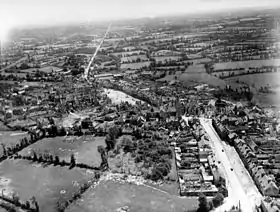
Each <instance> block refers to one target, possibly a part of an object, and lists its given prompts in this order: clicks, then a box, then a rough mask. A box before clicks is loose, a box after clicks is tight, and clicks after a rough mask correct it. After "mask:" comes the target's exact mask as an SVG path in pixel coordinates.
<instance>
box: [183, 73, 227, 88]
mask: <svg viewBox="0 0 280 212" xmlns="http://www.w3.org/2000/svg"><path fill="white" fill-rule="evenodd" d="M178 79H179V80H181V81H183V82H185V83H186V84H188V83H193V82H196V83H203V84H209V85H211V86H220V87H225V85H226V83H225V81H223V80H221V79H219V78H216V77H213V76H210V75H208V74H206V73H184V74H182V75H181V76H180V77H178Z"/></svg>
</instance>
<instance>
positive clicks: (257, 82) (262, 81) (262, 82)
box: [225, 73, 280, 88]
mask: <svg viewBox="0 0 280 212" xmlns="http://www.w3.org/2000/svg"><path fill="white" fill-rule="evenodd" d="M237 79H238V80H239V81H240V82H244V83H246V84H248V85H250V86H252V85H254V86H255V87H256V88H259V87H261V86H266V85H270V86H271V87H278V86H280V82H279V79H280V73H261V74H251V75H243V76H235V77H231V78H228V79H225V81H226V82H229V83H230V82H233V81H236V80H237Z"/></svg>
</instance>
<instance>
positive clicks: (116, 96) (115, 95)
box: [104, 89, 139, 105]
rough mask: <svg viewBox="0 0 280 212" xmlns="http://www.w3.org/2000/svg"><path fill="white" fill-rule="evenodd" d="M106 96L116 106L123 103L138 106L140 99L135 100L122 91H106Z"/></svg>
mask: <svg viewBox="0 0 280 212" xmlns="http://www.w3.org/2000/svg"><path fill="white" fill-rule="evenodd" d="M104 92H105V94H106V95H107V96H108V97H109V98H110V99H111V100H112V102H113V103H115V104H120V103H121V102H126V101H127V102H128V103H130V104H132V105H134V104H136V101H139V100H138V99H135V98H133V97H132V96H129V95H127V94H125V93H124V92H121V91H116V90H113V89H104Z"/></svg>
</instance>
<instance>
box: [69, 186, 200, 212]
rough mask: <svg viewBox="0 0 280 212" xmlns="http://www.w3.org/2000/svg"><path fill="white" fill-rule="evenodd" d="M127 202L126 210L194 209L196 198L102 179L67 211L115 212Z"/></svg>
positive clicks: (163, 211) (182, 211) (164, 211)
mask: <svg viewBox="0 0 280 212" xmlns="http://www.w3.org/2000/svg"><path fill="white" fill-rule="evenodd" d="M124 206H128V208H129V211H143V212H144V211H153V212H170V211H176V212H185V211H189V212H191V211H196V209H197V206H198V202H197V199H196V198H180V197H177V196H173V195H170V194H168V193H166V192H162V191H158V190H156V189H153V188H151V187H147V186H144V185H135V184H129V183H119V182H114V181H103V182H101V183H100V184H99V185H98V186H96V187H95V188H91V189H89V190H88V191H87V192H86V193H85V194H84V195H83V198H82V199H81V200H79V201H78V202H76V203H74V204H73V205H71V206H70V207H69V208H68V209H67V210H66V211H67V212H76V211H83V212H92V211H98V212H115V211H116V210H117V209H118V208H120V207H124Z"/></svg>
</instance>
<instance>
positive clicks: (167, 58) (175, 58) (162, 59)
mask: <svg viewBox="0 0 280 212" xmlns="http://www.w3.org/2000/svg"><path fill="white" fill-rule="evenodd" d="M153 58H154V59H155V60H156V62H159V61H161V62H165V61H169V60H178V59H180V58H181V57H180V56H162V57H153Z"/></svg>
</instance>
